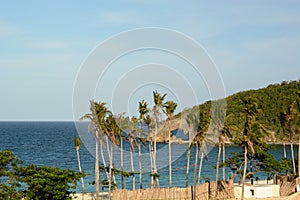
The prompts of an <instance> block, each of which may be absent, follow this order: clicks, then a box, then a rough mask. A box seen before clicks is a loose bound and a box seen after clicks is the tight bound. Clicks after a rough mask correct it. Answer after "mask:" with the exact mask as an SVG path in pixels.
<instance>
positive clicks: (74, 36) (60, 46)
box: [0, 0, 300, 120]
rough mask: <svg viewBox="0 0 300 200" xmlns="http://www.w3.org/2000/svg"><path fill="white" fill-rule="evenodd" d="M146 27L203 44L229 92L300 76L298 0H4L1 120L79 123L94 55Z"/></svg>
mask: <svg viewBox="0 0 300 200" xmlns="http://www.w3.org/2000/svg"><path fill="white" fill-rule="evenodd" d="M143 27H162V28H169V29H174V30H176V31H179V32H182V33H184V34H186V35H188V36H190V37H192V38H193V39H194V40H196V41H197V42H198V43H199V44H201V45H202V46H203V47H204V48H205V49H206V51H207V52H208V54H209V55H210V57H211V58H212V59H213V61H214V62H215V64H216V65H217V67H218V69H219V72H220V74H221V77H222V79H223V82H224V86H225V90H226V94H227V95H230V94H232V93H235V92H238V91H241V90H247V89H256V88H260V87H265V86H267V85H268V84H270V83H278V82H281V81H284V80H298V79H299V75H300V59H299V52H300V2H299V1H297V0H254V1H247V2H246V1H238V0H228V1H209V2H208V1H176V2H175V1H155V0H153V1H144V0H140V1H138V0H134V1H111V2H109V1H93V0H89V1H30V0H29V1H5V2H2V3H1V7H0V94H1V98H0V120H72V119H73V114H72V92H73V85H74V82H75V80H76V76H77V73H78V71H79V70H80V66H81V64H82V63H83V61H84V60H85V59H86V58H87V56H88V55H89V53H90V52H91V51H92V50H93V49H94V48H95V47H96V46H97V45H98V44H99V43H100V42H102V41H104V40H105V39H107V38H109V37H111V36H112V35H115V34H118V33H120V32H122V31H127V30H130V29H134V28H143ZM150 95H151V94H150ZM171 96H172V95H171ZM97 100H101V99H97ZM205 100H206V97H204V98H203V99H200V100H199V103H201V102H203V101H205ZM87 108H88V102H87Z"/></svg>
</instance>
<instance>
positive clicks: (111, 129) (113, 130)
mask: <svg viewBox="0 0 300 200" xmlns="http://www.w3.org/2000/svg"><path fill="white" fill-rule="evenodd" d="M103 129H104V130H105V131H104V133H105V137H106V143H107V152H108V157H109V178H108V191H109V192H110V191H111V186H112V178H113V180H114V183H115V184H116V179H115V176H114V174H113V173H112V169H113V148H114V147H115V146H116V145H117V144H118V143H119V137H120V136H121V132H122V130H121V129H120V127H119V124H118V123H117V122H116V119H115V117H114V116H113V115H112V114H111V113H110V114H109V115H108V116H107V117H106V120H105V126H104V127H103ZM108 138H109V140H110V145H109V143H108Z"/></svg>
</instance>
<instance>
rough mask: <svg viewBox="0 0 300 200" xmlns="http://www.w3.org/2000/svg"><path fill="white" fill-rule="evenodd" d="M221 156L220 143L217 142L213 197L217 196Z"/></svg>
mask: <svg viewBox="0 0 300 200" xmlns="http://www.w3.org/2000/svg"><path fill="white" fill-rule="evenodd" d="M220 158H221V143H220V142H219V149H218V160H217V166H216V184H215V193H214V194H215V196H214V198H215V199H216V198H217V195H218V180H219V163H220Z"/></svg>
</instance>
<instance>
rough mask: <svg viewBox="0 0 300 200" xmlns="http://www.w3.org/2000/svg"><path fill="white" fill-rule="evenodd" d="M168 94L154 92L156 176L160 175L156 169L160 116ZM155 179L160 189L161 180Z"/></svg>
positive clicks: (154, 157) (154, 165)
mask: <svg viewBox="0 0 300 200" xmlns="http://www.w3.org/2000/svg"><path fill="white" fill-rule="evenodd" d="M166 95H167V94H166V93H165V94H163V95H161V94H160V93H159V92H157V90H156V91H153V101H154V107H153V112H154V119H155V136H154V151H153V167H154V174H158V172H157V168H156V137H157V134H158V122H159V115H160V111H159V110H160V109H161V108H162V107H163V104H164V99H165V97H166ZM156 177H157V178H156V179H155V182H156V183H157V185H158V187H159V178H158V176H156Z"/></svg>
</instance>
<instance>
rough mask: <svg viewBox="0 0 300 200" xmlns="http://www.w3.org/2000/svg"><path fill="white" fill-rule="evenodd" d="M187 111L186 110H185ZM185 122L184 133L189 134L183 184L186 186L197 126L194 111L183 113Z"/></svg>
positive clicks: (197, 119) (197, 120)
mask: <svg viewBox="0 0 300 200" xmlns="http://www.w3.org/2000/svg"><path fill="white" fill-rule="evenodd" d="M187 112H188V111H187ZM184 115H185V117H184V119H185V124H186V127H185V128H184V129H185V130H184V131H185V132H186V134H188V135H189V146H188V149H187V165H186V174H185V184H186V187H188V186H189V170H190V157H191V148H192V146H193V145H194V139H195V136H196V131H197V127H198V122H199V118H198V117H197V114H195V113H184Z"/></svg>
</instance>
